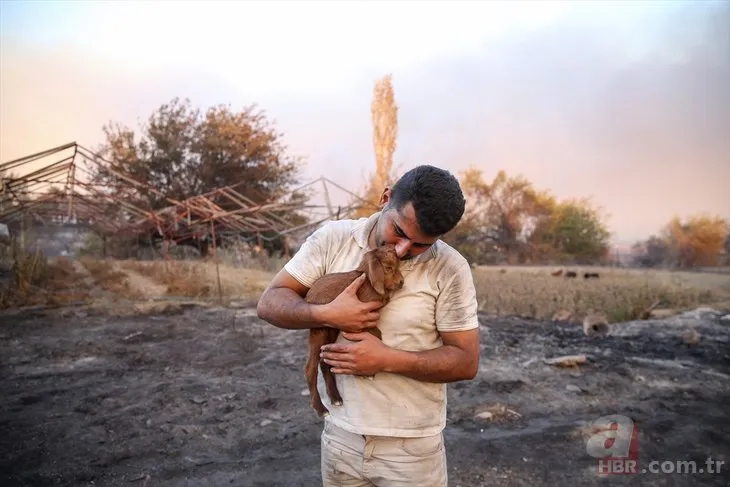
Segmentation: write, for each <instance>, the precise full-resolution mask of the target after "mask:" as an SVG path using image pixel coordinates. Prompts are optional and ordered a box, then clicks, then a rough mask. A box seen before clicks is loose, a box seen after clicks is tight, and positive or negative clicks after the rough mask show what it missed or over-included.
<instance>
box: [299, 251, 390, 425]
mask: <svg viewBox="0 0 730 487" xmlns="http://www.w3.org/2000/svg"><path fill="white" fill-rule="evenodd" d="M363 272H364V273H365V274H366V275H367V279H365V281H363V283H362V285H361V286H360V288H359V289H358V290H357V297H358V299H359V300H360V301H362V302H368V301H381V302H382V303H383V305H385V304H386V303H388V301H390V296H391V294H392V293H393V292H394V291H397V290H399V289H401V288H402V287H403V275H402V274H401V272H400V260H399V259H398V255H397V254H396V252H395V247H394V246H393V245H383V246H381V247H378V248H376V249H374V250H370V251H368V252H367V253H366V254H365V255H364V256H363V259H362V261H361V262H360V265H359V266H358V267H357V269H355V270H352V271H349V272H334V273H332V274H327V275H324V276H322V277H320V278H319V279H317V280H316V281H315V282H314V284H312V287H311V288H310V289H309V291H308V292H307V295H306V297H305V300H306V301H307V302H308V303H310V304H327V303H329V302H331V301H332V300H334V299H335V298H336V297H337V296H338V295H339V294H340V293H341V292H342V291H343V290H344V289H345V288H347V286H349V285H350V284H351V283H352V281H354V280H355V279H357V278H358V277H360V275H362V273H363ZM365 331H368V332H370V333H372V334H373V335H375V336H376V337H378V339H380V338H382V335H381V333H380V330H379V329H378V328H377V327H373V328H368V329H367V330H365ZM339 333H340V330H338V329H337V328H330V327H322V328H311V329H310V330H309V357H308V358H307V364H306V366H305V367H304V372H305V376H306V378H307V386H308V387H309V394H310V397H311V404H312V408H314V410H315V411H317V414H318V415H319V416H320V417H322V416H324V415H325V414H327V413H329V411H328V410H327V408H326V407H325V406H324V404H322V398H321V397H320V396H319V391H318V390H317V364H319V365H320V367H321V369H322V376H323V377H324V381H325V385H326V387H327V396H329V398H330V401H331V402H332V404H334V405H336V406H340V405H341V404H342V396H340V393H339V391H338V390H337V384H336V382H335V376H334V375H333V374H332V371H331V370H330V369H331V367H330V366H329V365H327V364H326V363H325V362H324V361H321V362H320V358H319V354H320V349H321V348H322V346H323V345H325V344H327V343H334V342H335V341H336V340H337V336H338V334H339Z"/></svg>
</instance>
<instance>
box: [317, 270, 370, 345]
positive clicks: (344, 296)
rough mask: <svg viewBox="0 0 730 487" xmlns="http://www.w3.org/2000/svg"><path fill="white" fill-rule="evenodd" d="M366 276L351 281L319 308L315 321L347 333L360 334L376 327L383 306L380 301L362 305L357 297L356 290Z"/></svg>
mask: <svg viewBox="0 0 730 487" xmlns="http://www.w3.org/2000/svg"><path fill="white" fill-rule="evenodd" d="M366 277H367V276H366V275H365V274H364V273H363V274H362V275H361V276H360V277H358V278H357V279H355V280H354V281H352V283H350V285H349V286H347V287H346V288H345V289H344V290H343V291H342V292H341V293H340V294H339V295H338V296H337V297H336V298H335V299H334V300H333V301H332V302H330V303H329V304H324V305H321V306H320V307H319V315H318V316H317V320H318V321H320V322H322V323H327V324H329V325H330V326H332V327H334V328H337V329H340V330H342V331H348V332H355V333H356V332H360V331H362V330H364V329H365V328H372V327H374V326H377V324H378V318H379V317H380V313H379V312H378V311H376V310H377V309H378V308H381V307H382V306H383V303H382V302H380V301H370V302H367V303H363V302H362V301H360V300H359V299H358V297H357V290H358V289H360V286H361V285H362V283H363V282H365V279H366Z"/></svg>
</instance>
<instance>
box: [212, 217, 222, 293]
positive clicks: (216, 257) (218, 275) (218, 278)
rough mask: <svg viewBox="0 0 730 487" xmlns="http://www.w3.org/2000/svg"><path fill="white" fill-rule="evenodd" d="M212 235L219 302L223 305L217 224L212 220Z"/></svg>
mask: <svg viewBox="0 0 730 487" xmlns="http://www.w3.org/2000/svg"><path fill="white" fill-rule="evenodd" d="M210 233H211V236H212V237H213V259H215V274H216V279H217V280H218V302H219V303H220V304H221V305H222V304H223V289H222V287H221V271H220V268H219V266H218V246H217V245H216V244H215V224H214V222H213V221H212V220H211V222H210Z"/></svg>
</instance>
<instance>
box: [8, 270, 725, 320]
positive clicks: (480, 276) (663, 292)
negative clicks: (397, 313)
mask: <svg viewBox="0 0 730 487" xmlns="http://www.w3.org/2000/svg"><path fill="white" fill-rule="evenodd" d="M24 262H25V263H24V264H23V265H21V266H17V269H16V270H15V271H14V272H16V273H17V272H20V273H24V274H23V276H22V278H21V279H20V281H23V282H24V285H23V286H20V287H17V286H14V285H12V282H13V281H15V282H18V276H13V278H12V279H6V281H7V282H6V284H5V285H4V288H5V289H4V290H0V307H3V308H10V307H17V306H23V305H32V304H51V305H55V304H61V303H63V302H68V301H78V300H80V299H83V300H91V301H93V300H94V299H95V298H96V297H98V296H100V295H105V296H106V297H107V298H108V297H110V296H111V297H112V299H114V298H115V297H118V298H120V299H123V300H136V301H139V300H145V299H150V298H165V297H187V298H194V299H204V300H216V299H222V300H224V301H229V300H255V299H256V298H257V297H258V296H259V295H260V294H261V292H262V291H263V290H264V289H265V287H266V286H267V284H268V282H269V280H270V279H271V278H272V277H273V275H274V273H273V272H271V271H266V270H261V269H246V268H238V267H232V266H228V265H223V264H221V265H219V266H218V268H217V269H216V266H215V264H214V263H212V262H203V261H167V262H165V261H134V260H121V261H115V260H98V259H90V258H81V259H79V260H76V261H72V260H68V259H64V258H60V259H56V260H54V261H51V262H49V261H46V260H45V259H42V258H41V259H39V258H37V257H32V258H31V257H28V258H27V259H26V261H24ZM557 269H559V268H557V267H509V266H506V267H502V266H494V267H483V266H482V267H477V268H475V269H474V270H473V273H474V281H475V284H476V288H477V295H478V300H479V309H480V310H481V311H485V312H489V313H495V314H500V315H521V316H530V317H535V318H545V319H551V318H552V317H553V316H554V315H555V313H556V312H559V311H562V312H564V313H570V315H571V319H573V320H576V321H580V320H582V319H583V317H584V316H585V315H586V314H588V313H590V312H600V313H604V314H605V315H606V317H607V318H608V320H609V321H610V322H619V321H626V320H630V319H636V318H637V317H638V315H639V314H640V313H641V311H642V310H645V309H646V308H648V307H649V306H651V305H652V304H653V305H654V306H655V307H656V308H657V309H659V310H664V311H665V312H666V311H667V310H669V313H670V314H671V312H672V311H681V310H685V309H689V308H694V307H697V306H703V305H705V306H714V307H719V308H724V309H730V274H724V273H709V272H670V271H663V270H648V271H644V270H636V269H610V268H571V269H569V270H573V271H576V272H577V273H578V277H577V278H575V279H566V278H565V277H564V276H562V275H561V276H553V275H551V272H553V271H555V270H557ZM584 271H591V272H598V273H599V274H600V278H599V279H588V280H586V279H583V278H582V273H583V272H584ZM219 283H220V285H219ZM18 289H21V292H18Z"/></svg>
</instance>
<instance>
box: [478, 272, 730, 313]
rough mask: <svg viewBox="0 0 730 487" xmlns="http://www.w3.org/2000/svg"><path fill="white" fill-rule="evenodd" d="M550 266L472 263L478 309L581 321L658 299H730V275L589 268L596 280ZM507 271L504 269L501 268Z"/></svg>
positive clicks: (676, 305) (683, 302) (683, 305)
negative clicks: (563, 314)
mask: <svg viewBox="0 0 730 487" xmlns="http://www.w3.org/2000/svg"><path fill="white" fill-rule="evenodd" d="M554 270H555V269H553V268H548V267H545V268H538V267H532V268H529V267H477V268H476V269H474V270H473V273H474V280H475V284H476V287H477V295H478V300H479V309H480V310H482V311H487V312H491V313H496V314H504V315H522V316H531V317H536V318H543V319H551V318H552V317H553V316H554V315H555V314H556V313H558V312H560V311H561V310H567V311H569V312H570V313H571V315H572V320H575V321H580V320H582V319H583V317H584V316H586V315H587V314H588V313H590V312H591V311H594V312H602V313H605V315H606V316H607V318H608V319H609V321H610V322H619V321H626V320H630V319H636V318H638V314H640V312H641V311H643V310H644V309H646V308H649V307H650V306H651V305H652V304H654V303H655V302H657V301H658V303H659V308H665V309H666V308H671V309H672V310H675V311H679V310H683V309H689V308H693V307H697V306H701V305H709V306H713V305H714V306H718V307H726V306H728V305H729V304H730V275H722V274H699V273H691V272H685V273H682V272H675V273H672V272H665V271H637V270H613V269H596V268H593V269H590V271H591V272H598V273H600V279H588V280H584V279H583V278H582V277H581V276H582V273H583V271H584V270H588V269H570V270H575V271H577V272H578V277H577V278H574V279H566V278H565V277H563V276H552V275H551V272H553V271H554ZM505 271H506V272H505Z"/></svg>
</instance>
